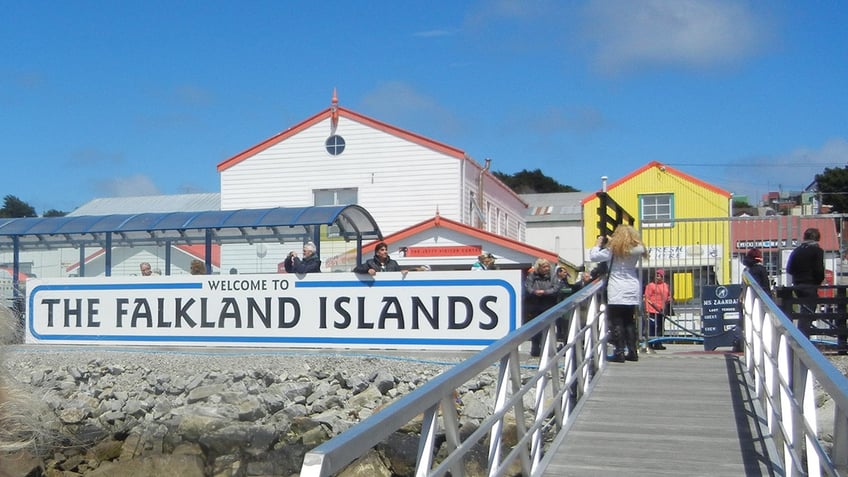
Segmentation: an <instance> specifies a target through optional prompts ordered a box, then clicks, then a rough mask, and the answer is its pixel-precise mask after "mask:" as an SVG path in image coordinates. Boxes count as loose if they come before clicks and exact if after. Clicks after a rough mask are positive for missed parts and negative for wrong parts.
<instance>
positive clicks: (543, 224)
mask: <svg viewBox="0 0 848 477" xmlns="http://www.w3.org/2000/svg"><path fill="white" fill-rule="evenodd" d="M588 195H589V194H587V193H586V192H561V193H549V194H521V198H522V199H523V200H524V201H525V202H527V204H528V207H527V215H526V219H527V239H526V242H527V243H528V244H530V245H534V246H536V247H539V248H541V249H544V250H550V251H551V252H554V253H555V254H557V255H559V256H560V257H561V258H562V259H563V260H564V261H565V262H567V263H569V264H571V265H573V266H576V267H579V266H581V265H583V205H582V203H581V202H582V200H583V199H585V198H586V197H587V196H588Z"/></svg>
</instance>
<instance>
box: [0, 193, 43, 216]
mask: <svg viewBox="0 0 848 477" xmlns="http://www.w3.org/2000/svg"><path fill="white" fill-rule="evenodd" d="M0 217H3V218H12V217H38V214H36V213H35V209H34V208H33V207H32V206H31V205H29V204H27V203H26V202H24V201H22V200H21V199H18V198H17V197H15V196H13V195H7V196H6V197H4V198H3V207H2V208H0Z"/></svg>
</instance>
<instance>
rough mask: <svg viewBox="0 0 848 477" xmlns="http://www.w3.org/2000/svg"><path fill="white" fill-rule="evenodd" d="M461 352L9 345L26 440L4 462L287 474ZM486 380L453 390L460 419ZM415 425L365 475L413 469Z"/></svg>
mask: <svg viewBox="0 0 848 477" xmlns="http://www.w3.org/2000/svg"><path fill="white" fill-rule="evenodd" d="M465 357H467V355H466V356H459V355H458V356H453V357H446V356H445V354H444V353H438V354H437V353H432V354H428V353H418V354H417V355H415V356H413V355H411V354H410V353H401V352H398V353H395V354H394V355H391V354H369V353H367V352H346V353H344V354H330V353H317V352H312V351H273V350H270V351H268V350H266V351H254V350H221V351H202V350H197V351H163V350H130V351H122V350H117V349H107V348H99V347H85V348H77V347H73V348H72V347H59V348H57V347H48V346H20V345H16V346H7V347H6V350H5V352H4V365H5V368H7V376H8V377H7V381H9V382H10V384H11V385H12V387H13V388H14V389H17V390H19V391H20V392H21V395H22V396H25V397H26V396H28V397H26V398H25V399H24V401H23V402H18V403H17V404H16V406H19V407H20V406H23V407H25V408H26V411H25V412H24V413H23V416H24V417H23V418H22V419H21V420H22V421H23V422H22V429H24V431H23V432H22V433H21V436H22V437H24V438H27V439H31V440H32V444H31V445H29V446H27V447H26V448H25V449H24V450H20V451H17V452H14V453H11V454H7V455H6V456H5V459H6V460H7V461H6V462H4V464H5V465H4V469H5V472H7V474H8V475H14V476H15V477H18V476H37V475H46V476H50V477H59V476H62V477H69V476H77V475H84V476H118V475H119V476H131V477H132V476H149V475H162V476H166V475H179V476H215V477H236V476H294V475H297V474H298V472H299V470H300V466H301V462H302V460H303V455H304V454H305V453H306V452H307V451H309V450H310V449H312V448H313V447H315V446H316V445H318V444H320V443H322V442H324V441H325V440H327V439H328V438H329V437H331V436H334V435H336V434H338V433H340V432H342V431H344V430H346V429H348V428H349V427H351V426H352V425H354V424H355V423H357V422H359V421H360V420H362V419H365V418H367V417H368V416H370V415H371V414H373V413H374V412H375V411H376V410H378V409H380V408H381V407H384V406H386V405H387V404H389V403H391V402H392V401H393V400H395V399H397V398H398V397H400V396H402V395H404V394H406V393H409V392H410V391H412V390H414V389H415V388H417V387H418V386H420V385H421V384H423V383H425V382H427V381H428V380H430V379H432V377H434V376H436V375H438V374H439V373H441V372H443V371H445V370H446V369H448V368H450V367H451V366H453V365H454V364H455V363H457V362H460V361H462V360H463V359H464V358H465ZM494 376H495V370H494V369H493V371H492V375H491V376H489V377H486V376H482V377H479V378H478V381H479V382H476V383H470V384H468V385H467V387H466V388H464V389H462V390H461V399H462V403H463V404H462V406H463V419H466V420H469V421H467V422H469V423H470V422H471V421H473V420H475V419H476V420H477V421H479V419H481V418H482V417H484V416H485V415H486V413H487V412H488V410H489V406H490V405H489V404H487V403H491V402H492V399H491V387H492V386H491V384H492V383H493V382H494V380H495V377H494ZM414 427H415V426H414V424H413V425H412V428H410V429H407V431H408V432H409V433H410V435H408V436H406V437H404V436H397V438H393V439H390V440H389V441H388V442H387V443H385V444H384V445H382V446H381V447H380V449H379V453H378V455H372V456H370V458H371V459H372V460H373V462H369V463H367V464H366V468H367V469H368V470H366V471H364V472H365V474H363V475H381V474H382V475H390V473H394V474H396V475H403V474H405V473H407V472H409V471H411V466H412V465H414V459H415V451H416V448H417V440H416V439H417V438H416V437H415V436H414V435H413V434H414V433H415V432H416V431H417V429H415V428H414ZM472 427H473V426H472ZM389 467H393V468H392V469H389ZM10 472H11V473H10ZM0 475H2V473H0ZM351 475H355V474H351Z"/></svg>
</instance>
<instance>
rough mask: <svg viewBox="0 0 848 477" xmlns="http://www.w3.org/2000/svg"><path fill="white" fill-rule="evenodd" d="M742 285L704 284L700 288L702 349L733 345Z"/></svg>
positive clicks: (740, 309)
mask: <svg viewBox="0 0 848 477" xmlns="http://www.w3.org/2000/svg"><path fill="white" fill-rule="evenodd" d="M741 293H742V285H705V286H703V287H702V288H701V331H702V332H703V333H704V350H706V351H712V350H714V349H716V348H717V347H719V346H733V342H734V341H735V340H736V337H737V328H738V325H739V320H741V318H742V303H741V302H740V301H739V298H740V295H741Z"/></svg>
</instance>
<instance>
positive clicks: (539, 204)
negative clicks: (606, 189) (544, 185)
mask: <svg viewBox="0 0 848 477" xmlns="http://www.w3.org/2000/svg"><path fill="white" fill-rule="evenodd" d="M587 195H588V194H586V193H585V192H555V193H549V194H521V195H520V197H521V199H522V200H524V202H527V212H526V215H525V216H524V218H525V219H526V220H527V222H528V223H530V222H565V221H577V222H579V221H581V220H583V206H582V205H581V202H582V200H583V199H585V198H586V196H587Z"/></svg>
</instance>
